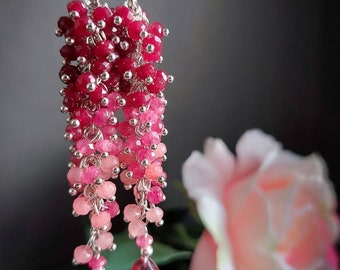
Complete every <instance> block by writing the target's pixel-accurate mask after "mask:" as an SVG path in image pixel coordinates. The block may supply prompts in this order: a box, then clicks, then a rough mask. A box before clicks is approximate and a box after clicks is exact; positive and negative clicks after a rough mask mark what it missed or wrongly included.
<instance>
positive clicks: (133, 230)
mask: <svg viewBox="0 0 340 270" xmlns="http://www.w3.org/2000/svg"><path fill="white" fill-rule="evenodd" d="M128 230H129V234H130V235H131V237H132V238H135V237H138V236H140V235H145V234H146V233H147V229H146V226H145V223H144V222H143V221H141V220H134V221H131V222H130V223H129V227H128Z"/></svg>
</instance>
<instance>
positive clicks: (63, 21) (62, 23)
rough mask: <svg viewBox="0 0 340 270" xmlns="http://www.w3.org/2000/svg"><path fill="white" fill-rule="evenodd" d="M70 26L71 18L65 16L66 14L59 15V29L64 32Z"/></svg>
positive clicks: (71, 23) (71, 24)
mask: <svg viewBox="0 0 340 270" xmlns="http://www.w3.org/2000/svg"><path fill="white" fill-rule="evenodd" d="M71 27H73V21H72V20H71V18H70V17H66V16H63V17H60V19H59V21H58V28H59V29H60V30H61V31H63V32H65V31H66V30H68V29H69V28H71Z"/></svg>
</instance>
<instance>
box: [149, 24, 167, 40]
mask: <svg viewBox="0 0 340 270" xmlns="http://www.w3.org/2000/svg"><path fill="white" fill-rule="evenodd" d="M163 29H164V28H163V25H162V24H161V23H159V22H154V23H151V24H150V25H149V27H148V32H149V33H150V34H153V35H155V36H158V37H160V38H162V37H163V36H164V35H163Z"/></svg>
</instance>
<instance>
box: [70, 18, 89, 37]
mask: <svg viewBox="0 0 340 270" xmlns="http://www.w3.org/2000/svg"><path fill="white" fill-rule="evenodd" d="M90 24H93V21H92V20H91V18H89V17H87V16H84V17H81V18H79V19H77V20H76V21H75V22H74V33H75V35H76V36H78V37H79V38H86V37H88V36H90V35H92V34H93V30H92V29H91V30H89V28H88V25H90Z"/></svg>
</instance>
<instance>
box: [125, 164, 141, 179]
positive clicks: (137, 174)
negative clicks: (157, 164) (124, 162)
mask: <svg viewBox="0 0 340 270" xmlns="http://www.w3.org/2000/svg"><path fill="white" fill-rule="evenodd" d="M128 171H130V172H132V174H133V175H132V177H133V178H137V179H140V178H142V177H143V176H144V172H145V168H144V166H143V165H142V164H140V163H139V162H132V163H130V164H129V166H128Z"/></svg>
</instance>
